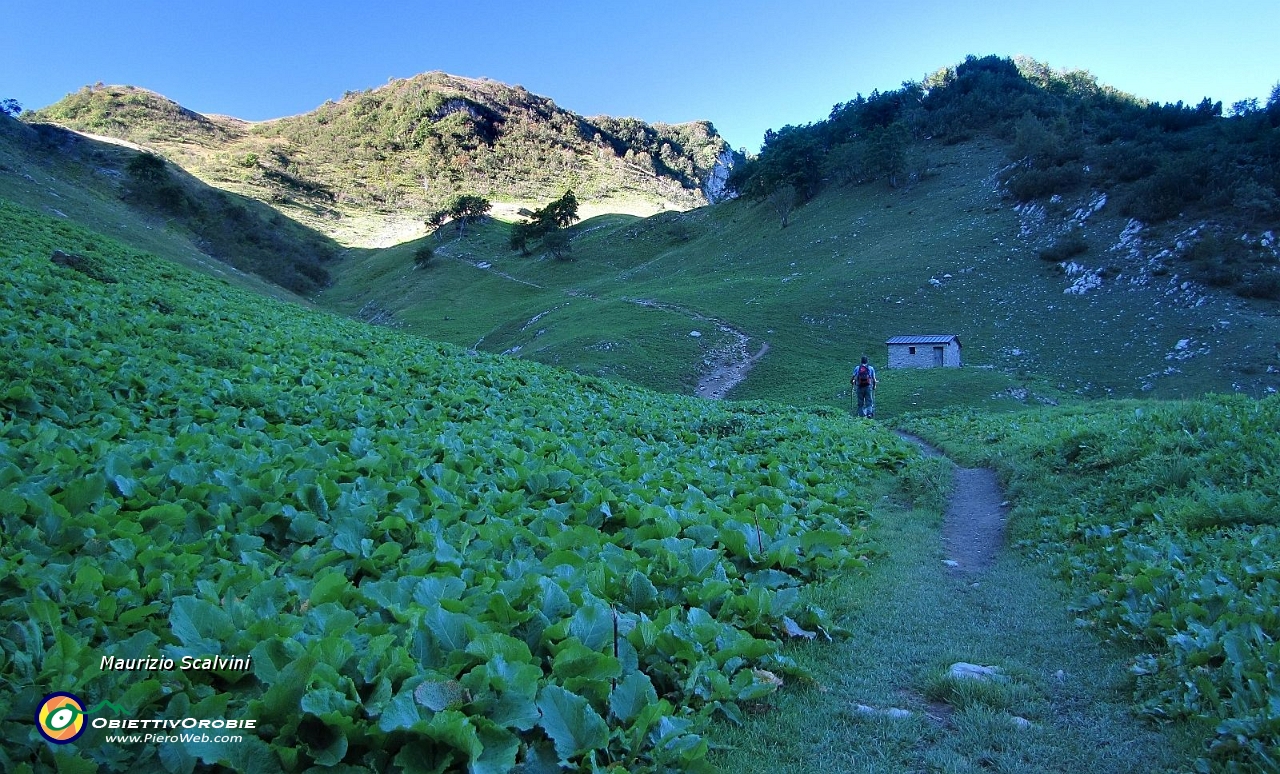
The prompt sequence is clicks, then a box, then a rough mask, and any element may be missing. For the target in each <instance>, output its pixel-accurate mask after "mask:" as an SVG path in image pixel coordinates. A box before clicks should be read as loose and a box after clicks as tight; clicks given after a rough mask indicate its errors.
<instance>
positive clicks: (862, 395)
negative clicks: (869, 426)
mask: <svg viewBox="0 0 1280 774" xmlns="http://www.w3.org/2000/svg"><path fill="white" fill-rule="evenodd" d="M874 411H875V404H873V403H872V402H871V385H869V384H865V385H864V384H860V385H858V416H860V417H865V416H870V415H871V413H872V412H874Z"/></svg>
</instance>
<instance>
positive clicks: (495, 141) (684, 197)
mask: <svg viewBox="0 0 1280 774" xmlns="http://www.w3.org/2000/svg"><path fill="white" fill-rule="evenodd" d="M24 118H25V119H26V120H27V121H29V122H48V123H53V124H57V125H59V126H64V127H66V128H69V129H72V130H75V131H81V132H92V133H96V134H102V135H106V136H110V137H116V138H119V139H124V140H129V141H131V142H135V143H138V144H139V145H143V146H146V147H148V148H150V149H152V150H154V151H156V152H157V153H160V154H161V155H163V156H165V157H166V158H168V159H169V160H171V161H173V162H174V163H177V164H178V165H180V166H182V167H183V168H184V169H187V170H188V171H190V172H192V173H193V174H195V175H196V176H197V177H200V178H201V179H202V180H204V181H205V182H207V183H209V184H211V185H214V186H217V187H220V188H223V189H225V190H228V191H231V192H234V193H238V194H242V195H246V196H251V197H252V198H256V199H260V200H263V201H266V202H268V203H270V204H272V206H275V207H276V208H277V209H279V210H281V211H283V212H287V213H288V214H289V215H290V216H291V217H293V218H294V219H296V220H299V221H301V222H303V223H306V224H307V225H309V226H311V227H313V228H315V229H317V230H319V231H321V232H323V233H326V234H327V235H330V236H335V237H338V238H340V239H342V238H343V237H346V238H345V240H343V241H347V242H349V243H352V244H373V243H376V241H377V240H376V239H375V240H372V241H369V240H363V241H362V240H361V239H360V238H359V237H358V236H356V235H355V234H354V233H352V232H359V228H355V229H347V228H344V226H346V225H347V224H344V223H343V222H342V221H343V220H344V219H348V220H352V219H353V220H355V221H359V220H360V219H361V218H373V219H375V220H378V221H380V222H382V223H384V224H385V223H388V222H392V221H395V220H396V219H397V218H400V219H404V218H405V216H409V218H410V219H421V216H422V215H424V214H426V213H429V212H430V211H431V210H432V209H433V208H437V207H438V206H439V205H440V204H441V203H442V202H443V201H445V200H446V199H447V198H448V197H449V196H450V195H453V194H457V193H469V194H478V195H482V196H486V197H488V198H490V199H491V200H494V201H498V202H510V203H512V204H513V205H516V206H513V207H512V210H513V211H514V209H516V208H517V207H518V206H522V205H526V204H536V203H538V202H540V201H545V200H548V199H551V198H554V197H557V196H559V195H560V194H562V193H563V192H564V190H565V189H566V188H572V189H573V190H574V191H575V193H576V194H577V195H578V197H579V198H580V199H581V200H583V201H584V202H586V203H595V204H597V205H600V206H602V207H604V208H608V209H613V210H614V211H629V212H635V213H639V214H650V213H652V212H657V211H661V210H663V209H688V208H690V207H694V206H700V205H702V204H706V203H707V202H708V201H709V200H710V199H714V198H715V196H716V186H718V185H719V184H718V183H716V182H715V181H721V182H722V181H723V178H724V177H725V176H726V175H725V172H724V171H723V168H725V167H728V166H731V165H732V164H733V163H734V162H735V161H736V160H737V158H738V157H737V156H736V155H735V154H734V152H733V151H732V150H731V149H730V148H729V147H728V144H727V143H725V141H724V140H723V138H721V137H720V136H719V134H717V133H716V131H715V127H714V125H713V124H711V123H710V122H708V121H691V122H686V123H683V124H663V123H654V124H649V123H646V122H644V121H641V120H639V119H634V118H617V117H610V116H593V117H584V116H581V115H578V114H577V113H573V112H571V111H568V110H564V109H563V108H560V107H559V106H558V105H556V104H555V102H554V101H553V100H551V99H550V98H547V97H543V96H540V95H536V94H533V93H531V92H528V91H527V90H525V89H524V88H523V87H520V86H508V85H506V84H502V83H499V82H497V81H492V80H487V79H470V78H461V77H459V76H453V75H449V74H447V73H440V72H432V73H424V74H421V75H418V76H414V77H413V78H408V79H393V80H392V81H391V82H389V83H388V84H386V85H384V86H381V87H378V88H376V89H369V90H365V91H349V92H347V93H346V94H345V95H344V96H343V98H342V99H341V100H338V101H333V100H329V101H326V102H325V103H323V104H322V105H320V106H318V107H317V108H316V109H315V110H312V111H309V112H307V113H302V114H299V115H295V116H284V117H280V118H273V119H268V120H265V121H255V122H250V121H245V120H244V119H238V118H235V117H228V116H207V115H204V114H201V113H197V112H196V111H193V110H190V109H188V108H185V107H183V106H182V105H180V104H178V103H176V102H174V101H172V100H169V99H168V98H166V97H164V96H163V95H160V94H158V93H156V92H152V91H149V90H146V89H142V88H139V87H135V86H101V85H95V86H86V87H84V88H82V89H80V90H79V91H77V92H74V93H72V94H69V95H67V96H66V97H64V98H63V99H62V100H60V101H59V102H57V103H54V104H53V105H50V106H47V107H45V108H41V109H39V110H36V111H33V112H31V113H28V114H26V115H25V116H24ZM708 181H712V183H711V186H712V187H711V188H710V189H709V188H708ZM721 187H722V186H721ZM708 191H710V193H711V195H710V196H708ZM418 232H419V233H418V234H417V235H421V234H422V233H425V226H421V225H419V227H418ZM410 233H412V231H410Z"/></svg>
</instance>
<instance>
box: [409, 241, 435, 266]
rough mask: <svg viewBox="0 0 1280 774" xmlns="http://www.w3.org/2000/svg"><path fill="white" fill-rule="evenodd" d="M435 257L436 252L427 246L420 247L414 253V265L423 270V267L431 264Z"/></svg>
mask: <svg viewBox="0 0 1280 774" xmlns="http://www.w3.org/2000/svg"><path fill="white" fill-rule="evenodd" d="M435 256H436V251H435V250H432V249H431V248H430V247H429V246H427V245H423V246H422V247H419V248H418V249H417V250H414V251H413V265H414V266H417V267H418V268H422V267H423V266H426V265H427V264H428V263H431V259H432V258H434V257H435Z"/></svg>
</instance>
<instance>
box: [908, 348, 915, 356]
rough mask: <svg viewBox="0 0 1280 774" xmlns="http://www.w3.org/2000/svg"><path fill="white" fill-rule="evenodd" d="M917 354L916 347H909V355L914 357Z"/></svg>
mask: <svg viewBox="0 0 1280 774" xmlns="http://www.w3.org/2000/svg"><path fill="white" fill-rule="evenodd" d="M915 353H916V348H915V347H907V354H909V355H914V354H915Z"/></svg>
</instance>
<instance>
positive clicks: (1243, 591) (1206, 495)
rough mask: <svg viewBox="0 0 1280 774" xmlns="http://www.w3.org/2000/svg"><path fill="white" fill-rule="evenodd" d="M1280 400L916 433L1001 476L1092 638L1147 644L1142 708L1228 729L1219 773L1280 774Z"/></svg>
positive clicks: (1218, 756)
mask: <svg viewBox="0 0 1280 774" xmlns="http://www.w3.org/2000/svg"><path fill="white" fill-rule="evenodd" d="M1278 426H1280V397H1277V396H1272V397H1270V398H1267V399H1265V400H1262V401H1254V400H1249V399H1246V398H1242V397H1240V396H1230V397H1222V396H1215V397H1212V398H1208V399H1204V400H1200V401H1192V402H1174V403H1157V402H1150V401H1148V402H1134V401H1122V402H1107V403H1100V404H1093V405H1090V406H1088V407H1087V408H1086V407H1082V408H1077V409H1070V410H1068V409H1045V410H1040V411H1035V412H1026V413H1020V414H1016V415H1010V416H1005V417H999V418H995V417H991V416H983V415H980V414H974V413H968V414H959V415H957V414H949V415H946V416H937V417H932V418H921V419H919V420H917V421H915V422H913V423H912V424H911V425H910V427H911V428H912V429H913V430H916V431H918V432H921V433H923V434H925V435H926V436H928V437H930V438H932V439H935V440H937V441H938V442H940V443H941V444H942V445H943V447H944V448H946V449H947V450H948V452H950V453H952V454H954V455H955V456H956V457H957V458H959V459H962V460H966V461H968V462H970V463H975V464H985V465H991V466H993V467H995V468H997V469H998V470H999V471H1000V473H1001V475H1002V477H1003V478H1005V479H1006V480H1007V481H1008V483H1009V488H1010V495H1011V496H1012V498H1013V500H1014V501H1015V502H1016V503H1017V506H1016V507H1015V509H1014V510H1013V512H1012V513H1011V515H1010V525H1011V529H1012V530H1013V534H1012V537H1013V538H1014V539H1015V540H1018V541H1022V542H1024V543H1025V544H1026V545H1029V546H1030V547H1031V548H1032V550H1034V551H1035V552H1036V553H1037V554H1039V555H1040V556H1042V557H1043V558H1044V560H1045V561H1048V562H1051V563H1052V564H1053V566H1055V567H1056V568H1057V569H1058V570H1059V571H1060V573H1061V574H1062V576H1063V577H1064V578H1066V579H1068V580H1069V581H1070V583H1071V585H1072V586H1073V587H1074V588H1075V589H1076V593H1077V594H1078V595H1079V597H1080V598H1081V600H1082V603H1081V605H1080V612H1081V615H1082V616H1085V620H1087V622H1088V624H1089V625H1090V626H1094V627H1097V628H1098V630H1099V631H1101V632H1103V633H1105V634H1107V635H1108V636H1113V637H1116V638H1118V639H1121V640H1124V641H1130V642H1133V643H1136V644H1138V645H1139V647H1140V648H1141V649H1142V651H1143V654H1142V655H1140V656H1139V657H1137V658H1136V659H1135V660H1134V662H1133V664H1132V672H1133V674H1134V675H1136V676H1137V679H1138V686H1139V696H1140V697H1141V698H1142V699H1143V700H1144V703H1143V704H1142V710H1143V711H1144V712H1146V713H1149V714H1151V715H1152V716H1155V717H1183V716H1193V717H1199V718H1206V719H1209V720H1211V721H1212V722H1214V723H1215V724H1216V726H1217V729H1216V730H1217V733H1216V738H1215V739H1214V740H1213V743H1212V746H1211V749H1210V758H1211V759H1212V760H1214V761H1215V762H1216V766H1215V770H1230V771H1274V770H1275V769H1276V768H1277V766H1280V712H1278V711H1277V708H1278V707H1280V680H1278V679H1277V674H1276V664H1277V663H1278V662H1280V646H1278V645H1277V641H1276V638H1277V632H1280V617H1278V616H1277V610H1280V565H1277V562H1276V557H1277V554H1278V553H1280V441H1278V440H1277V436H1276V432H1275V430H1276V428H1277V427H1278Z"/></svg>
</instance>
